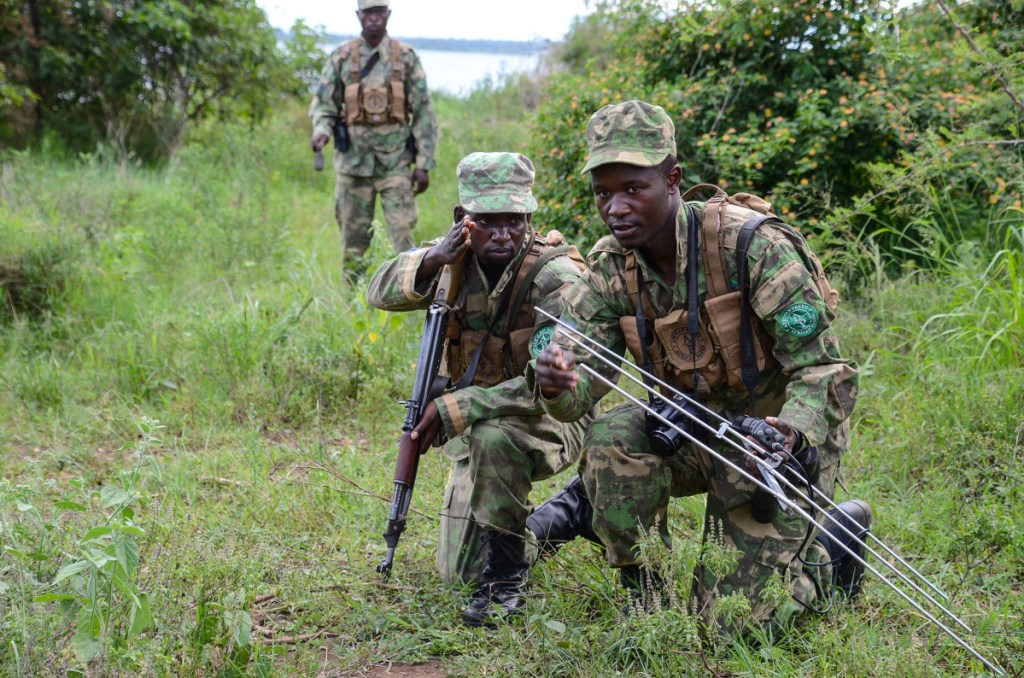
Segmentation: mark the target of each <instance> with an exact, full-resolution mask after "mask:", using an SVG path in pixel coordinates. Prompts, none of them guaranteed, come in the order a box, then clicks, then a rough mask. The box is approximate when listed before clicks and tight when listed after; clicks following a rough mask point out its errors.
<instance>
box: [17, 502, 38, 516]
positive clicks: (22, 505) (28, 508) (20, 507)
mask: <svg viewBox="0 0 1024 678" xmlns="http://www.w3.org/2000/svg"><path fill="white" fill-rule="evenodd" d="M15 503H16V504H17V505H18V510H19V511H21V512H22V513H24V512H25V511H31V510H32V509H34V508H35V506H33V505H32V504H29V503H28V502H24V501H22V500H20V499H18V500H16V502H15Z"/></svg>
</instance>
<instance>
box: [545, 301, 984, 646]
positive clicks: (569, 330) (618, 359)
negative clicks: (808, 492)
mask: <svg viewBox="0 0 1024 678" xmlns="http://www.w3.org/2000/svg"><path fill="white" fill-rule="evenodd" d="M534 310H535V311H537V312H539V313H540V314H541V315H543V316H545V317H547V318H548V319H550V320H553V321H554V322H555V323H556V324H557V325H558V326H559V328H561V329H562V330H564V331H565V334H567V335H568V336H569V338H570V339H571V340H573V341H574V342H575V343H576V344H585V345H584V346H583V347H584V348H585V349H587V350H588V351H590V353H592V354H593V355H594V357H595V358H598V359H599V360H601V362H603V363H605V364H607V365H608V366H609V367H611V368H612V369H613V370H615V371H617V372H618V373H619V374H621V375H623V376H625V377H626V378H627V379H630V380H631V381H632V382H633V383H635V384H637V385H638V386H640V387H641V388H643V389H644V390H646V391H648V392H650V393H654V391H653V390H652V389H651V388H650V387H649V386H648V384H646V383H644V382H643V381H641V380H639V379H637V378H636V377H634V376H633V375H631V374H629V373H628V372H626V371H625V370H623V369H622V368H621V366H620V365H621V363H622V362H625V364H626V365H627V366H629V367H631V368H633V369H634V370H636V371H637V372H639V373H641V374H643V375H645V376H647V377H649V378H650V379H651V381H652V382H654V383H656V384H658V385H659V386H661V387H662V388H664V389H665V390H667V391H670V392H671V393H673V394H674V395H676V396H679V397H681V398H683V399H684V400H685V401H687V402H688V403H690V404H692V405H694V406H696V407H699V408H700V409H701V410H703V411H704V412H706V413H707V414H709V415H711V416H712V417H714V418H716V419H717V420H718V421H719V422H721V424H722V425H721V426H719V428H718V429H714V428H712V427H711V426H709V425H708V423H707V422H706V421H703V420H702V419H701V418H700V417H696V416H694V415H693V414H692V413H690V412H687V411H685V410H683V409H682V408H680V407H679V406H678V405H676V403H671V401H666V402H670V403H671V405H672V407H674V408H675V409H676V410H677V411H679V412H681V413H682V414H683V415H685V416H686V417H687V418H689V419H690V420H691V421H694V422H696V423H697V424H698V425H700V426H702V427H704V428H706V429H707V430H708V431H710V432H712V433H714V434H715V436H716V437H717V438H722V437H723V433H724V432H729V433H732V434H733V435H734V437H736V438H737V439H738V440H740V442H741V443H742V444H749V441H748V440H747V439H746V438H745V437H743V436H742V434H740V433H738V432H737V431H735V429H733V427H732V422H730V421H729V420H727V419H725V418H724V417H722V416H721V415H719V414H718V413H717V412H715V411H714V410H711V409H708V408H707V407H706V406H705V405H704V404H703V403H701V402H700V401H698V400H695V399H693V398H691V397H690V396H688V395H687V394H685V393H682V392H681V391H679V390H678V389H676V388H675V387H674V386H672V385H671V384H669V383H667V382H665V381H663V380H662V379H659V378H658V377H657V376H656V375H653V374H649V373H647V372H646V371H644V369H643V368H642V367H640V366H639V365H635V364H633V363H632V362H629V361H623V360H622V356H620V355H617V354H616V353H615V352H614V351H612V350H610V349H608V348H607V347H605V346H603V345H601V344H600V343H598V342H597V341H595V340H593V339H591V338H590V337H588V336H587V335H585V334H583V333H582V332H580V331H579V330H577V329H576V328H575V327H573V326H572V325H569V324H568V323H566V322H565V321H563V320H562V319H561V318H556V317H555V316H553V315H551V314H550V313H548V312H547V311H545V310H544V309H542V308H539V307H535V308H534ZM593 348H596V349H597V350H598V352H600V353H604V354H605V355H609V356H611V357H612V360H611V361H609V360H607V359H606V358H604V357H603V356H601V355H599V354H598V353H595V352H594V351H593ZM655 395H658V394H657V393H655ZM758 451H760V452H764V450H763V449H759V450H758ZM787 484H789V486H790V487H793V486H792V484H790V483H788V481H787ZM814 489H815V493H816V494H817V495H818V496H820V497H822V498H823V499H825V500H826V501H827V502H828V503H829V505H830V506H831V507H832V508H834V509H839V510H840V511H842V509H840V508H839V506H838V505H837V504H836V503H835V502H833V501H832V500H831V499H829V498H828V497H826V496H825V495H824V494H822V493H821V492H820V491H819V490H818V489H817V488H814ZM805 499H806V500H807V501H808V502H809V503H811V504H812V505H814V502H813V501H811V499H810V498H809V497H805ZM818 508H819V510H821V509H820V507H818ZM842 512H843V514H844V515H845V514H846V512H845V511H842ZM823 513H825V514H826V515H827V512H826V511H823ZM847 517H850V516H848V515H847ZM829 519H830V520H832V522H834V523H836V521H835V520H834V519H832V518H831V516H829ZM836 524H838V525H839V526H840V528H842V529H843V530H846V526H845V525H841V524H839V523H836ZM847 533H849V531H848V530H847ZM851 536H852V535H851ZM867 536H868V538H869V539H871V540H872V542H874V543H875V544H877V545H878V546H880V547H881V548H882V549H883V550H884V551H886V552H887V553H888V554H889V555H891V556H892V557H893V558H895V559H896V560H897V561H899V563H900V564H901V565H903V566H904V567H905V568H907V569H908V570H910V572H912V573H913V574H914V575H915V576H916V577H917V578H918V579H920V580H921V581H922V582H923V583H924V584H926V585H927V586H928V587H929V588H930V589H932V590H933V591H934V592H935V593H937V594H938V595H939V596H941V597H942V598H943V599H944V600H946V601H947V602H948V601H949V599H950V598H949V596H948V595H947V594H946V593H945V592H943V591H942V589H940V588H939V587H938V586H936V585H935V584H934V583H932V581H931V580H929V579H928V578H927V577H926V576H924V574H922V573H921V572H919V571H918V570H917V569H916V568H914V566H913V565H911V564H910V563H908V562H907V561H906V560H905V559H904V558H902V557H901V556H900V555H899V554H897V553H896V552H895V551H894V550H893V549H891V548H890V547H889V546H888V545H886V544H885V542H883V541H882V540H881V539H879V538H878V537H876V536H875V535H874V534H873V533H871V532H868V533H867ZM858 541H859V540H858ZM865 548H868V549H869V550H871V549H870V547H868V546H867V545H866V544H865ZM871 552H872V554H873V555H874V556H875V557H877V558H879V560H881V561H882V562H885V563H886V565H888V566H889V567H890V568H891V569H892V570H893V571H894V572H895V571H897V570H896V568H895V567H894V566H892V565H891V564H889V563H888V562H887V561H886V560H885V559H884V558H881V557H880V556H879V555H878V554H877V553H875V552H874V551H871ZM904 580H905V581H906V579H905V578H904ZM908 583H910V582H909V581H908ZM910 584H911V586H914V585H913V584H912V583H910ZM915 588H916V587H915ZM921 593H922V595H924V596H925V597H926V598H928V599H929V600H932V602H933V603H934V604H935V605H936V606H937V607H939V608H941V609H943V610H944V608H942V605H940V604H939V603H938V602H935V601H934V600H933V599H932V598H931V596H929V595H928V594H926V593H924V592H921ZM944 611H945V610H944ZM947 614H949V615H950V617H952V618H953V619H955V620H956V621H957V623H959V624H960V625H961V626H962V627H963V628H965V629H967V630H968V631H970V628H969V627H968V626H967V625H966V624H964V623H963V622H961V621H960V620H959V619H957V618H956V616H955V615H953V614H952V613H950V612H947Z"/></svg>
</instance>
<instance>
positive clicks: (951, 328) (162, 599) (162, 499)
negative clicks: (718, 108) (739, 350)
mask: <svg viewBox="0 0 1024 678" xmlns="http://www.w3.org/2000/svg"><path fill="white" fill-rule="evenodd" d="M519 94H520V93H519V91H518V90H516V89H515V88H514V87H511V88H510V86H508V85H501V84H499V85H495V86H493V88H492V89H490V90H484V91H483V92H481V93H478V94H475V95H473V96H471V97H470V98H469V99H466V100H459V99H452V98H447V97H439V98H438V99H437V101H436V106H437V112H438V118H439V120H440V121H441V124H442V143H441V149H440V154H439V159H438V163H439V165H438V170H437V171H435V172H433V173H432V176H431V187H430V189H429V191H428V192H427V193H426V194H424V195H423V196H421V198H420V200H419V207H420V214H421V218H420V224H419V227H418V229H417V236H418V237H419V238H421V239H426V238H431V237H435V236H437V235H440V234H442V233H443V232H444V231H445V230H446V229H447V227H448V226H449V224H450V220H451V208H452V206H453V205H454V204H455V202H456V200H457V191H456V184H455V178H454V168H455V164H456V163H457V162H458V160H459V159H460V158H461V157H462V156H463V155H465V154H466V153H468V152H470V151H473V150H520V149H522V148H524V147H525V145H526V141H527V138H528V132H529V130H528V127H527V124H526V123H525V122H523V117H522V115H521V109H520V107H519V105H511V104H510V103H509V102H510V101H519V100H518V99H515V97H518V96H519ZM307 139H308V122H307V120H306V118H305V116H304V113H303V105H302V104H301V103H296V104H294V105H290V106H288V107H286V108H284V109H282V110H281V111H280V112H279V113H278V114H277V115H276V116H275V117H274V118H273V119H272V120H270V121H268V122H267V123H266V124H265V125H262V126H256V127H252V128H250V127H246V126H242V125H231V124H221V125H212V124H211V125H209V126H206V127H203V128H201V129H200V130H198V131H197V133H196V134H195V135H194V136H193V138H192V140H191V142H190V143H189V145H188V146H187V147H186V148H185V149H184V150H183V151H182V152H181V153H180V154H179V155H177V156H176V157H175V158H174V159H173V161H171V162H170V163H168V164H167V165H166V166H164V167H159V168H144V167H141V166H138V165H136V164H135V163H133V162H131V160H130V159H129V160H125V159H110V158H104V157H100V156H98V155H93V156H74V157H69V156H67V155H64V154H62V153H61V152H60V151H59V150H58V149H53V148H51V149H43V150H40V151H36V152H31V153H6V154H5V155H4V156H3V159H2V171H0V196H2V198H3V200H2V201H0V262H2V265H3V266H7V269H3V268H0V270H17V271H24V272H25V275H24V276H23V279H24V281H21V279H19V281H15V282H13V283H10V284H9V283H8V282H7V281H8V280H14V277H13V276H10V277H5V278H4V282H5V287H4V289H5V294H6V295H7V296H5V297H4V299H5V302H4V303H5V305H4V308H5V309H6V310H5V311H4V313H5V315H2V316H0V479H2V480H0V543H2V548H3V556H2V557H0V605H2V608H0V609H2V610H3V613H2V616H0V641H2V642H0V674H3V675H12V676H66V675H80V676H85V675H89V676H92V675H96V676H98V675H110V676H137V675H149V676H172V675H173V676H208V675H223V676H231V675H259V676H270V675H323V676H342V675H373V672H374V670H375V669H374V667H380V668H379V670H380V671H383V670H384V667H386V666H387V665H388V663H389V662H397V663H417V662H422V661H425V660H428V659H430V660H435V661H439V662H440V665H441V667H442V668H443V670H444V671H445V672H447V673H449V674H451V675H472V676H477V675H480V676H483V675H512V676H566V675H568V676H608V675H630V676H633V675H637V676H639V675H644V676H678V675H751V676H752V675H758V676H761V675H800V676H835V675H849V676H854V675H856V676H889V675H913V676H940V675H977V674H981V673H983V668H982V667H981V665H980V664H979V663H978V662H976V661H975V660H974V659H973V658H972V657H971V656H970V655H968V654H967V653H966V652H964V651H963V650H961V649H960V648H959V647H958V646H957V645H955V644H954V643H953V642H952V641H950V640H949V639H948V638H947V637H946V636H945V635H943V634H941V633H939V632H937V631H936V630H935V629H934V628H932V627H930V626H929V625H928V624H927V623H924V622H922V620H921V618H920V617H919V615H918V614H916V613H915V612H913V611H912V610H911V609H910V608H909V607H908V606H907V605H906V604H905V603H904V601H902V600H901V599H900V598H899V597H898V596H897V595H896V594H894V593H893V592H892V591H890V590H889V589H888V588H887V587H886V586H884V585H883V584H882V582H880V581H879V580H878V579H877V578H874V577H869V579H868V580H867V582H866V586H865V590H864V592H863V594H862V596H861V597H860V598H858V599H857V600H856V602H855V603H853V604H837V605H836V606H835V608H834V609H833V610H832V611H830V612H829V613H828V614H827V615H825V616H824V617H823V618H812V619H807V620H806V621H803V622H801V623H800V624H798V625H797V627H796V628H795V629H794V630H793V631H792V632H791V633H790V634H789V635H787V636H785V637H784V638H783V639H781V640H779V641H776V642H774V643H767V642H766V643H761V644H758V643H755V642H735V643H732V644H727V645H717V646H714V645H711V646H705V645H702V644H701V643H700V642H699V639H698V638H699V633H698V629H697V628H696V627H695V622H694V620H693V617H691V616H690V614H689V610H688V609H687V605H688V586H689V572H690V570H691V569H692V567H693V565H694V563H695V562H696V559H697V558H699V557H704V558H713V559H714V560H715V563H716V566H719V565H720V566H722V567H727V566H728V562H729V558H728V553H727V550H721V551H714V550H712V551H708V550H707V549H702V546H701V544H700V543H699V534H700V527H701V524H702V522H701V521H702V516H703V501H702V499H701V498H699V497H695V498H686V499H681V500H678V501H676V502H674V503H673V505H672V509H671V511H670V512H669V518H668V520H669V527H670V529H671V531H672V533H673V534H674V535H675V544H674V548H673V550H672V551H671V552H668V551H665V550H664V548H663V547H662V546H661V545H660V543H652V544H650V547H649V549H648V550H646V551H645V552H646V553H647V554H648V555H647V557H649V558H651V559H654V562H659V563H662V564H663V566H664V568H665V571H666V572H667V573H668V581H669V584H670V586H671V589H670V595H668V597H667V598H666V599H664V600H662V601H661V605H660V609H659V610H658V611H656V612H654V613H653V614H651V615H649V616H644V615H636V616H631V617H628V618H627V617H625V616H624V615H623V608H624V607H625V605H626V602H627V597H626V596H625V594H624V593H623V592H622V591H621V589H620V587H619V584H618V578H617V576H613V575H614V573H613V571H612V570H611V569H610V568H608V567H607V565H606V564H605V562H604V558H603V555H602V553H601V552H600V551H599V550H597V549H596V548H594V547H593V546H591V545H589V544H584V543H573V544H570V545H568V546H566V547H564V548H562V549H561V550H560V551H559V552H558V553H557V555H555V556H554V557H552V558H549V559H547V560H545V561H543V562H542V563H541V564H540V565H539V566H538V567H537V568H535V570H534V572H533V574H532V579H533V594H532V597H531V600H530V604H529V606H528V610H529V611H528V613H527V615H526V618H525V619H524V620H522V621H521V622H517V623H514V624H512V625H509V626H505V627H502V628H500V629H498V630H496V631H488V630H485V629H469V628H466V627H464V626H463V625H462V624H461V621H460V619H461V618H460V609H461V606H462V605H464V604H465V602H466V600H467V598H468V591H464V590H460V589H458V588H454V589H453V588H448V587H445V586H444V585H442V584H441V582H440V579H439V577H438V575H437V574H436V572H435V568H434V557H435V552H434V551H435V545H436V539H437V532H438V519H437V516H438V514H439V512H440V510H441V504H442V495H443V490H444V485H445V482H446V477H447V472H448V466H447V463H446V462H445V461H444V459H443V458H442V456H441V455H438V454H431V455H428V456H426V457H425V458H424V459H423V460H422V464H421V470H420V475H419V479H418V483H417V487H416V493H415V495H414V497H413V513H412V515H411V516H410V519H409V530H408V531H407V532H406V534H405V535H404V536H403V538H402V541H401V543H400V549H399V553H398V555H397V558H396V561H395V569H394V573H393V576H392V579H391V580H390V581H389V582H387V583H383V582H381V580H380V579H379V577H378V576H377V575H376V574H375V573H374V571H373V568H374V566H375V565H376V563H377V562H379V560H380V558H381V556H382V554H383V549H384V544H383V540H382V538H381V536H380V533H381V531H382V530H383V528H384V525H385V522H386V516H387V510H388V502H389V500H390V492H391V483H392V473H393V463H394V458H395V451H396V446H397V440H398V437H399V426H400V424H401V421H402V417H403V408H402V407H401V405H400V404H399V403H398V401H399V400H400V399H402V398H403V397H405V396H406V395H407V392H408V389H409V387H410V381H411V379H412V375H413V367H414V361H415V357H416V350H417V347H418V344H419V333H420V330H421V328H422V319H421V317H420V316H418V315H416V314H407V315H402V314H396V315H388V314H384V313H381V312H378V311H375V310H372V309H370V308H369V307H368V306H367V304H366V301H365V297H364V296H363V292H364V291H363V290H362V289H360V288H359V287H358V286H356V287H353V286H349V285H348V284H347V283H346V282H345V279H344V277H343V276H342V274H341V260H340V247H339V239H338V234H337V229H336V226H335V224H334V221H333V214H332V192H333V177H332V175H331V173H330V172H329V171H328V172H325V173H322V174H317V173H315V172H313V171H312V169H311V166H310V161H311V155H310V153H309V151H308V146H307ZM925 225H926V224H924V223H918V224H916V225H915V228H917V229H921V228H922V227H923V226H925ZM993 225H994V226H996V227H998V224H993ZM552 226H557V224H541V227H542V228H545V227H552ZM382 235H383V234H379V237H378V238H377V239H376V241H375V245H374V248H373V249H372V250H371V253H370V256H371V257H372V258H373V260H374V261H375V262H379V261H382V260H383V259H384V258H385V257H387V256H388V255H389V252H388V251H387V244H386V238H383V237H380V236H382ZM1022 237H1024V234H1022V233H1021V232H1020V231H1019V230H1014V229H1012V228H1007V229H1005V231H1004V232H1003V234H1002V235H1001V239H1000V240H999V242H1000V243H1001V244H1000V246H999V247H998V248H996V249H995V250H994V252H995V253H994V254H988V255H985V256H976V253H977V252H980V251H986V250H978V249H972V248H971V247H970V243H958V244H957V245H956V246H955V247H950V248H944V249H943V254H942V256H941V257H935V256H931V255H930V253H931V252H934V250H933V249H929V243H927V242H923V241H922V242H921V243H920V245H919V250H918V251H917V252H916V253H915V261H918V262H920V263H919V264H918V265H916V266H915V267H914V268H912V269H900V272H899V273H897V274H893V273H892V272H891V271H892V268H891V266H890V265H889V264H890V261H889V260H887V259H886V258H885V254H884V253H882V252H881V251H880V250H879V249H878V248H877V247H874V248H873V244H872V242H871V241H870V240H865V241H864V242H862V243H860V245H859V246H858V247H856V248H851V250H850V251H851V252H852V253H853V254H852V255H851V256H857V257H858V260H857V262H855V264H856V265H852V266H850V268H849V269H848V270H853V271H859V272H861V273H862V274H863V277H862V279H860V280H858V281H856V283H857V289H859V290H862V292H861V294H862V297H861V298H860V299H848V300H847V301H846V303H845V305H844V306H842V309H843V311H842V313H841V315H840V318H839V319H838V320H837V325H838V329H839V333H840V336H841V339H842V342H843V347H844V351H845V352H846V353H847V354H850V355H852V356H853V357H855V358H856V359H857V360H858V361H859V363H860V365H861V368H862V374H863V379H862V382H861V393H860V399H859V402H858V405H857V409H856V413H855V417H854V433H853V440H854V449H853V450H852V452H851V454H850V455H849V457H848V458H847V460H846V461H845V462H844V467H843V472H842V477H843V482H844V488H845V489H844V490H843V491H841V493H840V495H841V496H840V497H839V498H840V499H842V498H846V497H849V496H856V497H862V498H865V499H867V500H868V501H870V502H871V504H872V506H873V507H874V509H875V516H876V526H875V533H876V534H877V535H878V536H879V537H881V538H882V539H884V540H885V541H886V543H887V544H889V545H891V546H892V547H894V548H895V549H897V550H898V551H899V552H900V553H902V554H903V555H904V556H906V557H909V559H910V560H911V561H912V562H913V564H914V565H915V567H917V568H919V569H920V570H921V571H923V572H924V573H926V574H927V575H928V576H929V577H930V578H931V579H932V580H933V581H935V582H936V583H937V584H938V585H940V586H941V587H943V588H944V589H945V590H946V591H947V592H948V593H949V594H950V596H951V598H952V600H951V602H950V607H951V608H952V609H954V610H955V611H957V612H959V613H960V614H961V615H962V617H963V618H964V619H965V620H966V621H967V622H968V623H969V624H970V625H971V626H972V627H973V628H975V629H976V631H977V633H976V634H975V635H972V636H970V637H969V640H970V641H971V642H972V644H974V645H975V646H976V647H977V648H978V649H979V650H980V651H981V652H982V653H983V654H985V655H986V656H987V657H990V658H992V659H993V660H995V661H997V662H999V663H1000V664H1001V665H1002V666H1003V667H1005V668H1007V669H1008V670H1009V671H1012V670H1018V671H1019V670H1020V669H1021V665H1020V657H1021V656H1024V630H1022V629H1021V626H1020V619H1021V615H1022V613H1024V609H1022V608H1024V603H1022V602H1021V600H1022V598H1021V596H1020V586H1021V579H1022V577H1024V566H1022V563H1024V531H1022V530H1024V528H1022V526H1024V513H1022V511H1024V510H1022V508H1021V506H1022V505H1024V503H1022V502H1021V497H1020V494H1021V492H1022V489H1021V485H1022V481H1024V477H1022V475H1021V473H1020V471H1019V466H1020V464H1019V461H1018V460H1019V458H1020V457H1021V455H1024V415H1022V412H1024V406H1022V405H1024V370H1022V368H1021V365H1022V360H1021V358H1022V356H1021V348H1020V347H1021V346H1024V331H1022V325H1021V323H1022V318H1021V308H1022V307H1024V278H1022V276H1024V272H1022V262H1021V247H1022ZM858 252H864V253H868V252H875V253H876V254H875V256H866V255H863V256H862V255H858V254H857V253H858ZM26 262H36V263H35V264H30V263H26ZM845 287H847V288H850V287H853V285H852V284H851V283H849V282H848V283H847V284H846V285H845ZM14 288H17V289H19V290H25V293H24V294H23V295H22V296H18V297H16V299H19V300H23V299H29V300H30V301H28V302H25V301H16V302H15V301H12V299H15V297H13V296H12V294H11V291H10V290H12V289H14ZM18 294H22V292H18ZM33 295H34V296H33ZM152 420H159V422H160V424H159V425H160V426H161V427H162V428H160V429H156V428H155V426H156V424H154V423H153V421H152ZM564 480H565V478H556V479H552V480H550V481H546V482H544V483H541V484H540V486H539V487H538V488H537V490H536V493H535V498H536V499H540V498H543V497H544V496H546V495H548V494H550V493H551V492H552V491H554V489H555V488H556V487H558V486H560V484H561V483H562V482H564ZM659 549H660V550H659ZM734 608H735V609H734V610H733V611H734V613H735V614H743V612H744V611H743V609H741V608H742V606H740V605H735V606H734Z"/></svg>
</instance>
